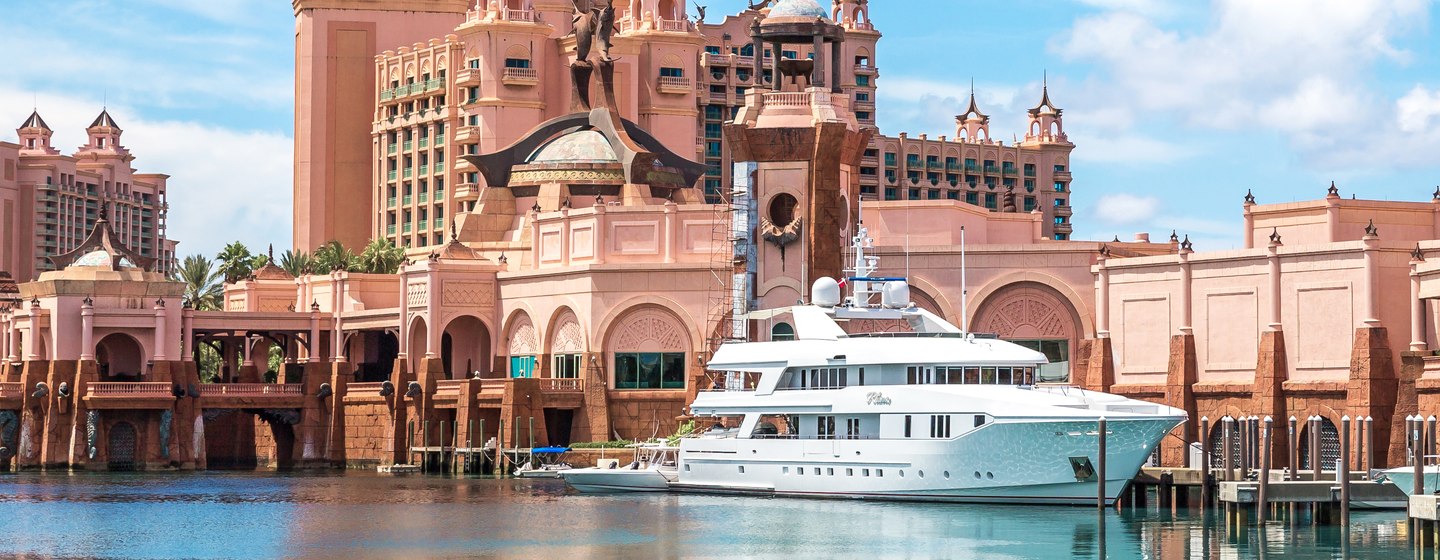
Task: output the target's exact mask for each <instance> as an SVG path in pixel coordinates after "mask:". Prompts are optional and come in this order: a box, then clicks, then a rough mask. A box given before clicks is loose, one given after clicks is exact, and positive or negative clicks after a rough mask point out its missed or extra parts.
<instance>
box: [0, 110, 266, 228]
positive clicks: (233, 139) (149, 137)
mask: <svg viewBox="0 0 1440 560" xmlns="http://www.w3.org/2000/svg"><path fill="white" fill-rule="evenodd" d="M34 100H36V98H34V97H32V96H31V94H30V93H28V92H21V91H17V90H15V89H12V88H10V87H9V86H0V124H3V123H14V124H15V125H19V124H20V123H21V122H22V121H23V120H24V119H25V117H27V116H29V114H30V109H31V104H32V102H38V104H39V105H40V107H39V109H40V115H41V116H42V117H44V119H45V121H46V123H47V124H49V125H50V127H51V128H52V129H53V130H54V131H55V137H54V142H53V144H54V145H55V146H56V147H57V148H59V149H60V150H61V152H62V153H71V152H73V151H74V149H75V147H76V146H79V145H81V144H83V143H85V127H86V126H88V125H89V124H90V122H91V121H92V120H94V118H95V115H97V114H98V113H99V112H100V105H101V104H100V102H99V100H97V99H84V98H78V97H72V96H67V95H53V94H45V95H43V96H40V97H39V98H38V101H34ZM109 110H110V113H111V115H112V116H113V117H114V118H115V120H116V122H117V123H119V124H120V126H121V127H123V128H124V131H125V132H124V135H123V136H122V137H121V142H122V144H124V145H125V147H127V148H129V149H130V151H131V153H132V155H134V156H135V158H136V159H135V162H134V163H133V164H132V166H133V167H134V168H135V169H136V170H137V171H139V172H141V173H164V174H167V175H170V179H169V183H168V185H169V188H168V193H169V200H170V213H169V220H168V226H169V230H168V232H167V237H169V238H171V239H176V240H179V241H180V246H179V248H178V251H179V252H180V253H181V254H191V253H204V254H206V255H214V254H215V253H216V252H218V251H219V250H220V248H221V246H223V244H224V243H226V242H229V241H234V240H236V239H239V240H240V241H243V242H245V244H247V245H249V246H250V248H251V249H252V250H261V249H263V248H264V247H265V245H266V244H267V243H272V242H273V243H274V244H275V245H276V246H278V247H289V246H290V235H291V231H290V223H291V216H290V200H291V192H292V189H291V185H292V183H293V172H292V169H291V160H292V153H293V150H294V143H293V141H292V140H291V139H290V138H289V137H288V136H286V135H280V134H274V133H266V132H250V131H238V130H230V129H225V128H219V127H214V126H209V125H204V124H199V123H194V122H183V121H167V120H159V121H152V120H148V119H144V118H141V117H138V116H134V115H136V113H135V112H133V111H132V110H131V109H129V108H127V107H124V106H117V105H115V104H111V105H110V107H109ZM0 128H5V129H6V130H7V131H8V130H11V129H9V128H8V127H0ZM0 138H3V139H5V140H7V141H14V140H15V137H14V135H13V133H8V132H7V133H5V134H4V135H3V136H0Z"/></svg>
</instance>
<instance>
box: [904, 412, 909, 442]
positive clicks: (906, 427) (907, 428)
mask: <svg viewBox="0 0 1440 560" xmlns="http://www.w3.org/2000/svg"><path fill="white" fill-rule="evenodd" d="M905 437H910V415H909V414H906V415H905Z"/></svg>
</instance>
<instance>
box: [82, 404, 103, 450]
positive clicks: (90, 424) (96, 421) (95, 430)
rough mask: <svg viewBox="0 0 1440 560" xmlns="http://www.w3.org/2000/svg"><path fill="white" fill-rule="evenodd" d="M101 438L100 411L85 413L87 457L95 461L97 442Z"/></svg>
mask: <svg viewBox="0 0 1440 560" xmlns="http://www.w3.org/2000/svg"><path fill="white" fill-rule="evenodd" d="M99 438H100V411H98V410H92V411H90V412H86V413H85V456H86V457H87V458H89V459H92V460H93V459H95V453H96V451H97V449H96V448H95V440H97V439H99Z"/></svg>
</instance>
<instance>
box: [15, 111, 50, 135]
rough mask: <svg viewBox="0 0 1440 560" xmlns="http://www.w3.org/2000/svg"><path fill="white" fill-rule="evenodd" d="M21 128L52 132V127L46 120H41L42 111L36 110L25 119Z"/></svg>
mask: <svg viewBox="0 0 1440 560" xmlns="http://www.w3.org/2000/svg"><path fill="white" fill-rule="evenodd" d="M20 128H38V129H41V130H46V131H48V130H50V125H48V124H45V119H42V118H40V111H38V110H35V111H31V112H30V117H29V118H27V119H25V122H24V123H21V125H20Z"/></svg>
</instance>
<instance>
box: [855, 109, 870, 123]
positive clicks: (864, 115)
mask: <svg viewBox="0 0 1440 560" xmlns="http://www.w3.org/2000/svg"><path fill="white" fill-rule="evenodd" d="M855 119H856V120H862V121H868V120H870V111H855Z"/></svg>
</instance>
